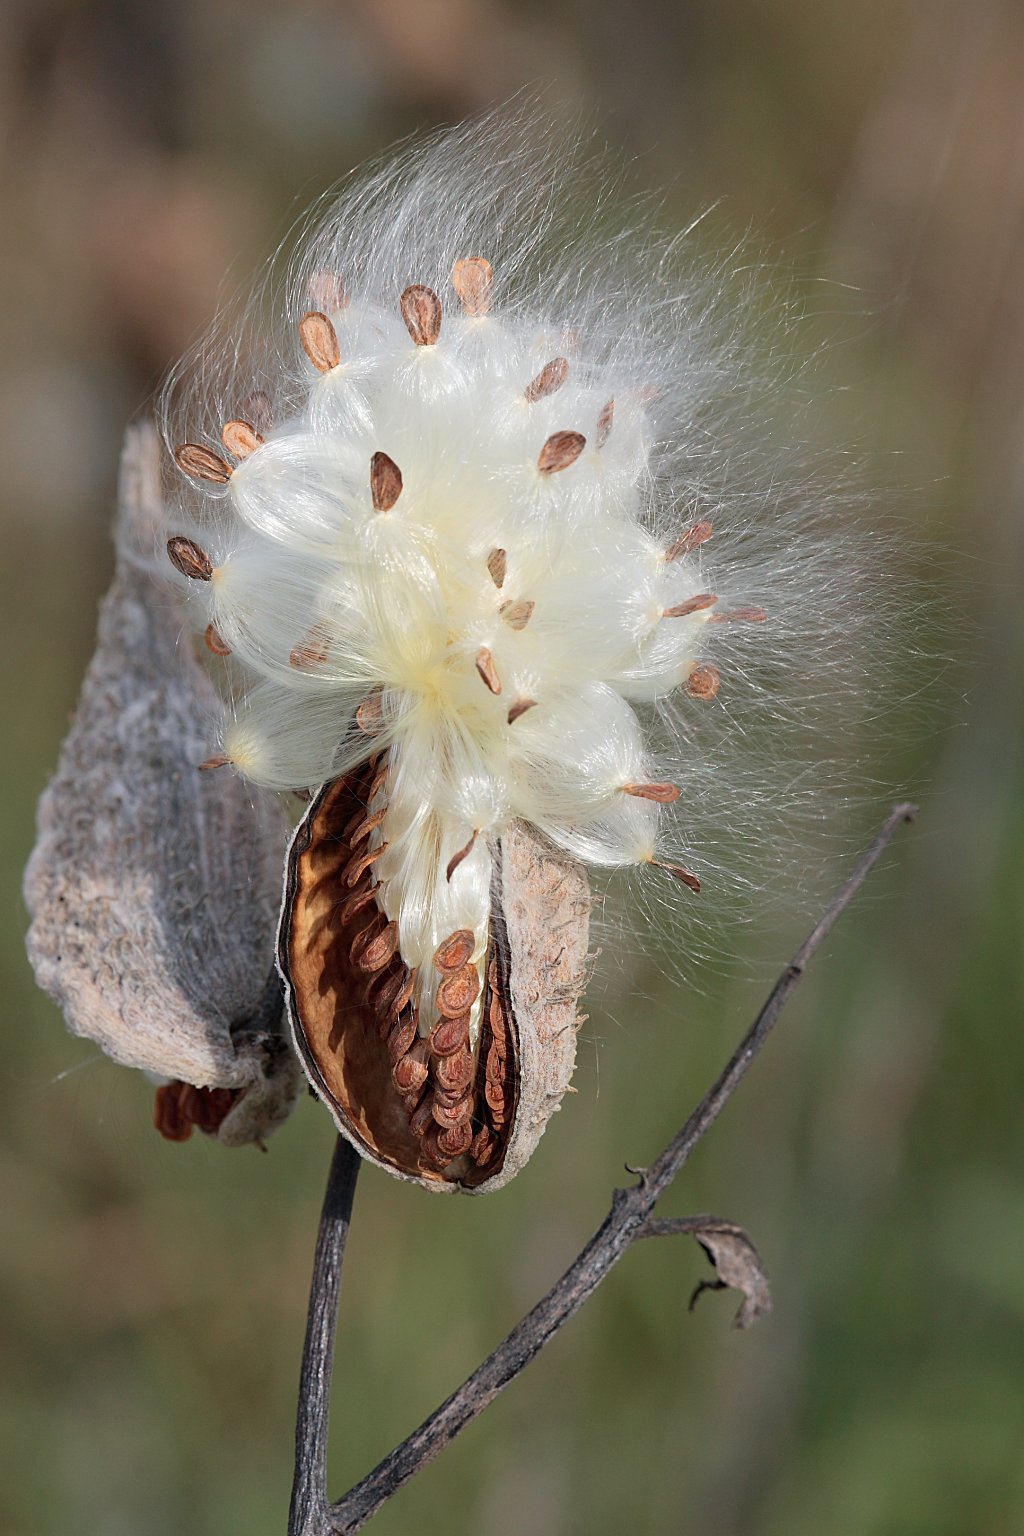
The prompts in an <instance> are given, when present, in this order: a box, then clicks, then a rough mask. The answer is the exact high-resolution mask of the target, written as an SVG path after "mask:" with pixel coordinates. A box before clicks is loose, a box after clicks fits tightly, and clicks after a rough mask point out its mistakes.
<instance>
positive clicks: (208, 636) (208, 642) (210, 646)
mask: <svg viewBox="0 0 1024 1536" xmlns="http://www.w3.org/2000/svg"><path fill="white" fill-rule="evenodd" d="M203 642H204V644H205V646H206V649H207V650H208V651H210V652H211V654H212V655H214V656H230V655H231V647H230V645H228V644H227V642H226V641H225V640H224V637H223V636H222V635H221V633H220V631H219V630H218V628H217V626H216V624H207V626H206V628H205V629H204V630H203Z"/></svg>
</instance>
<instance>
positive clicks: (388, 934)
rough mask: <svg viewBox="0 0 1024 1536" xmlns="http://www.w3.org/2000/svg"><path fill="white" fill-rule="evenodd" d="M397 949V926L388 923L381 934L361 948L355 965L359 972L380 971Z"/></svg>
mask: <svg viewBox="0 0 1024 1536" xmlns="http://www.w3.org/2000/svg"><path fill="white" fill-rule="evenodd" d="M397 948H398V924H397V923H396V922H394V921H392V922H390V923H388V925H387V927H386V928H385V929H384V930H383V932H382V933H378V934H377V935H376V937H375V938H372V939H370V941H369V942H368V943H367V944H365V945H364V946H363V949H362V952H361V953H360V954H358V955H357V956H356V957H355V958H356V964H357V965H358V967H359V969H360V970H361V971H379V970H382V969H383V967H384V966H385V965H387V963H388V961H389V960H390V959H391V957H392V955H393V954H394V953H395V950H396V949H397Z"/></svg>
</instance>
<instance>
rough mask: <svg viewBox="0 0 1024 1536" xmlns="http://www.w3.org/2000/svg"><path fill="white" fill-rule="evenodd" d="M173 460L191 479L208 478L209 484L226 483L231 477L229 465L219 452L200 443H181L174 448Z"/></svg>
mask: <svg viewBox="0 0 1024 1536" xmlns="http://www.w3.org/2000/svg"><path fill="white" fill-rule="evenodd" d="M174 458H175V462H176V463H177V466H178V468H179V469H181V470H184V472H185V474H186V475H190V476H191V477H192V479H193V480H208V481H209V482H210V484H211V485H226V484H227V483H228V481H229V480H230V479H231V466H230V465H229V464H226V463H225V462H224V460H223V459H222V458H221V456H220V454H219V453H214V452H213V450H212V449H210V448H204V447H203V445H202V444H201V443H182V444H181V445H180V447H178V448H175V450H174Z"/></svg>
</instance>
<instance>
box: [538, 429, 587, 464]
mask: <svg viewBox="0 0 1024 1536" xmlns="http://www.w3.org/2000/svg"><path fill="white" fill-rule="evenodd" d="M586 446H587V440H586V438H585V437H584V436H583V433H582V432H552V434H551V436H550V437H549V438H548V440H547V442H546V443H545V444H544V446H543V448H542V449H541V451H540V453H539V454H538V456H537V468H538V469H539V470H540V471H541V473H542V474H544V475H555V474H557V473H558V471H559V470H560V469H568V468H569V465H570V464H575V462H576V460H577V459H578V458H579V456H580V454H581V453H582V452H583V450H584V448H585V447H586Z"/></svg>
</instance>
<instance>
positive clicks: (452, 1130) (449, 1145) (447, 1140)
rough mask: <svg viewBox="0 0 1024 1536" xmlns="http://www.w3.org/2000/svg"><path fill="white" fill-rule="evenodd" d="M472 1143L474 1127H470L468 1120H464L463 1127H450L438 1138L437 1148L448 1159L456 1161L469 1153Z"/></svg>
mask: <svg viewBox="0 0 1024 1536" xmlns="http://www.w3.org/2000/svg"><path fill="white" fill-rule="evenodd" d="M472 1142H473V1127H472V1126H471V1125H470V1123H469V1121H468V1120H464V1121H463V1122H462V1124H461V1125H452V1126H449V1127H448V1128H447V1129H446V1130H443V1131H442V1132H441V1134H440V1136H438V1138H437V1148H438V1151H439V1152H443V1153H444V1154H445V1156H446V1157H450V1158H453V1159H454V1158H456V1157H462V1156H463V1155H464V1154H465V1153H466V1152H468V1151H469V1149H470V1146H471V1145H472Z"/></svg>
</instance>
